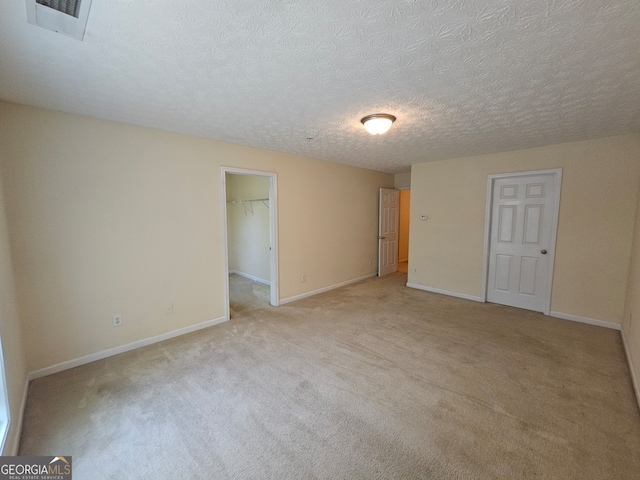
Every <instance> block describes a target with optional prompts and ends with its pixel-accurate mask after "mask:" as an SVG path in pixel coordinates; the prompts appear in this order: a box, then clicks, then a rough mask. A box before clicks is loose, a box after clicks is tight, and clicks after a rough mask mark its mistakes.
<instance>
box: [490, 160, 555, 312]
mask: <svg viewBox="0 0 640 480" xmlns="http://www.w3.org/2000/svg"><path fill="white" fill-rule="evenodd" d="M533 175H553V180H554V183H555V188H556V198H555V205H554V206H553V207H554V208H553V212H552V214H553V218H552V221H551V245H550V246H551V247H552V248H550V249H549V250H550V252H549V270H548V272H547V291H546V292H544V296H545V299H544V300H545V301H544V308H543V310H542V313H544V314H545V315H549V314H550V312H551V289H552V287H553V267H554V264H555V258H556V238H557V233H558V217H559V214H560V195H561V186H562V168H551V169H547V170H529V171H526V172H512V173H499V174H494V175H489V176H488V178H487V199H486V203H485V214H484V247H483V252H484V255H483V258H482V294H481V295H480V301H481V302H485V303H486V301H487V289H488V288H489V260H490V252H489V251H490V249H491V215H492V212H493V190H494V186H495V182H496V180H498V179H502V178H509V177H528V176H533Z"/></svg>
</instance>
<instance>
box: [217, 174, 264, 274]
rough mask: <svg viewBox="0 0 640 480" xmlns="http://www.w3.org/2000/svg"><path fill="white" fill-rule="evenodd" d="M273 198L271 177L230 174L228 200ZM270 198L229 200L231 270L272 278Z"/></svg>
mask: <svg viewBox="0 0 640 480" xmlns="http://www.w3.org/2000/svg"><path fill="white" fill-rule="evenodd" d="M259 198H267V199H268V198H269V178H268V177H260V176H254V175H233V174H229V173H228V174H227V202H230V201H234V200H241V201H242V200H253V199H259ZM269 230H270V229H269V202H264V203H263V202H253V203H227V237H228V238H229V242H228V244H227V245H228V247H227V249H228V252H229V271H236V272H238V273H241V274H244V275H248V276H250V277H252V278H257V279H259V280H262V281H263V282H269V278H270V267H269V261H270V255H269V254H270V251H269V245H270V241H269Z"/></svg>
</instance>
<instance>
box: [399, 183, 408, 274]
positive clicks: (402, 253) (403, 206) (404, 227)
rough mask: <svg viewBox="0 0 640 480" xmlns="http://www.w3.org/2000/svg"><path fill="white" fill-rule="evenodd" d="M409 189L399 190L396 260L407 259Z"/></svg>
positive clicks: (402, 260)
mask: <svg viewBox="0 0 640 480" xmlns="http://www.w3.org/2000/svg"><path fill="white" fill-rule="evenodd" d="M410 207H411V190H400V219H399V220H400V221H399V225H398V261H399V262H406V261H407V260H408V259H409V220H410V212H411V208H410Z"/></svg>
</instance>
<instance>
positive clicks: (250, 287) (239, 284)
mask: <svg viewBox="0 0 640 480" xmlns="http://www.w3.org/2000/svg"><path fill="white" fill-rule="evenodd" d="M270 295H271V290H270V288H269V286H268V285H265V284H264V283H259V282H254V281H252V280H249V279H247V278H246V277H242V276H240V275H237V274H235V273H233V274H231V275H229V308H230V309H231V315H230V316H231V318H234V317H235V316H236V314H238V313H241V312H242V311H243V310H246V309H251V308H262V307H266V306H268V305H269V300H270Z"/></svg>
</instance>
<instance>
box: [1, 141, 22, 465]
mask: <svg viewBox="0 0 640 480" xmlns="http://www.w3.org/2000/svg"><path fill="white" fill-rule="evenodd" d="M2 145H3V141H2V138H1V137H0V157H4V151H3V150H2ZM0 338H1V340H2V353H3V357H4V365H5V379H6V385H7V397H8V401H9V421H10V423H9V432H8V435H7V439H6V442H5V445H4V450H3V451H2V452H1V453H2V454H3V455H16V454H17V449H18V442H19V439H20V431H19V427H20V424H21V423H22V422H21V414H22V402H23V401H24V398H23V397H24V395H25V394H26V391H25V385H26V381H27V369H26V364H25V359H24V349H23V342H22V331H21V327H20V322H19V318H18V312H17V307H16V301H15V291H14V281H13V266H12V262H11V255H10V248H9V237H8V233H7V222H6V217H5V208H4V199H3V192H2V184H1V182H0Z"/></svg>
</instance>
